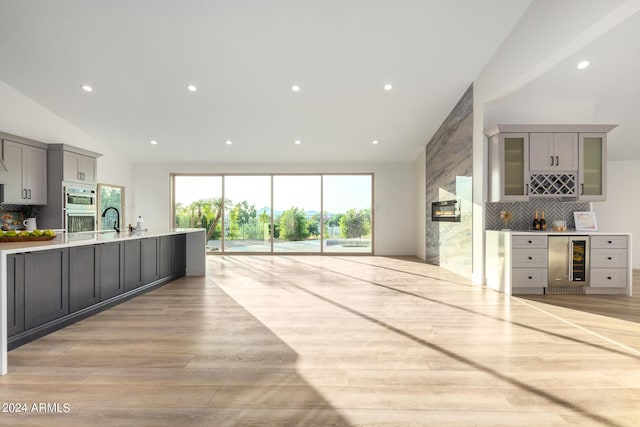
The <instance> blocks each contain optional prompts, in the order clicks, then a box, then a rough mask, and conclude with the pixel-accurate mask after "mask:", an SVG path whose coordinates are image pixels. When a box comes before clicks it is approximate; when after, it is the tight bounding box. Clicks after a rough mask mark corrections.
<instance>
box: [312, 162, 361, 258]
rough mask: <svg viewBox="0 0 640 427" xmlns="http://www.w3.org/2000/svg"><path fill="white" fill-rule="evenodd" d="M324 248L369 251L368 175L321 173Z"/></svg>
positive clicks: (326, 249)
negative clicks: (322, 174)
mask: <svg viewBox="0 0 640 427" xmlns="http://www.w3.org/2000/svg"><path fill="white" fill-rule="evenodd" d="M322 178H323V181H322V202H323V210H324V248H323V249H324V252H340V253H345V252H358V253H362V252H365V253H367V252H371V247H372V246H371V230H372V228H371V223H372V218H371V194H372V192H371V187H372V184H373V183H372V179H371V178H372V177H371V175H324V176H323V177H322Z"/></svg>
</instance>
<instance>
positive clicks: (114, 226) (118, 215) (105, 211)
mask: <svg viewBox="0 0 640 427" xmlns="http://www.w3.org/2000/svg"><path fill="white" fill-rule="evenodd" d="M110 209H113V210H114V211H116V222H115V224H113V229H114V230H116V231H117V232H118V233H119V232H120V211H118V209H117V208H114V207H113V206H109V207H108V208H107V209H105V210H104V211H103V212H102V218H104V217H105V215H106V214H107V212H109V210H110Z"/></svg>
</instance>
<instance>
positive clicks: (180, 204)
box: [173, 175, 223, 251]
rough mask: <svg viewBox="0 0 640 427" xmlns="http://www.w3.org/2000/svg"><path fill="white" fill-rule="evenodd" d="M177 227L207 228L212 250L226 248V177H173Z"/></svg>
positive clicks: (207, 243)
mask: <svg viewBox="0 0 640 427" xmlns="http://www.w3.org/2000/svg"><path fill="white" fill-rule="evenodd" d="M173 178H174V179H173V198H174V213H173V218H174V226H175V227H176V228H205V229H206V230H207V234H206V245H207V249H208V251H219V250H220V249H221V248H222V245H221V239H222V211H223V209H222V177H221V176H195V175H194V176H191V175H175V176H174V177H173Z"/></svg>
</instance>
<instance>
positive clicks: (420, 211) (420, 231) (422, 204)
mask: <svg viewBox="0 0 640 427" xmlns="http://www.w3.org/2000/svg"><path fill="white" fill-rule="evenodd" d="M426 163H427V150H426V149H424V150H422V151H421V152H420V155H419V156H418V158H417V159H416V161H415V163H414V166H413V173H414V182H415V184H414V185H415V189H416V191H415V200H416V206H415V207H416V223H415V230H416V233H415V234H416V239H417V241H416V256H417V257H418V258H420V259H422V260H426V259H427V239H426V235H427V222H426V215H427V199H426V194H425V186H426V182H427V174H426V168H425V165H426Z"/></svg>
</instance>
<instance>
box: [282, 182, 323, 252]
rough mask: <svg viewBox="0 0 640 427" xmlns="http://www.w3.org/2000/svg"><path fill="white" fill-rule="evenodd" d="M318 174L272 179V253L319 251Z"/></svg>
mask: <svg viewBox="0 0 640 427" xmlns="http://www.w3.org/2000/svg"><path fill="white" fill-rule="evenodd" d="M320 188H321V177H320V175H276V176H274V177H273V221H274V228H275V232H274V240H273V251H274V252H320V248H321V246H320V240H321V239H320V212H321V211H322V209H321V205H320V203H321V202H320Z"/></svg>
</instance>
